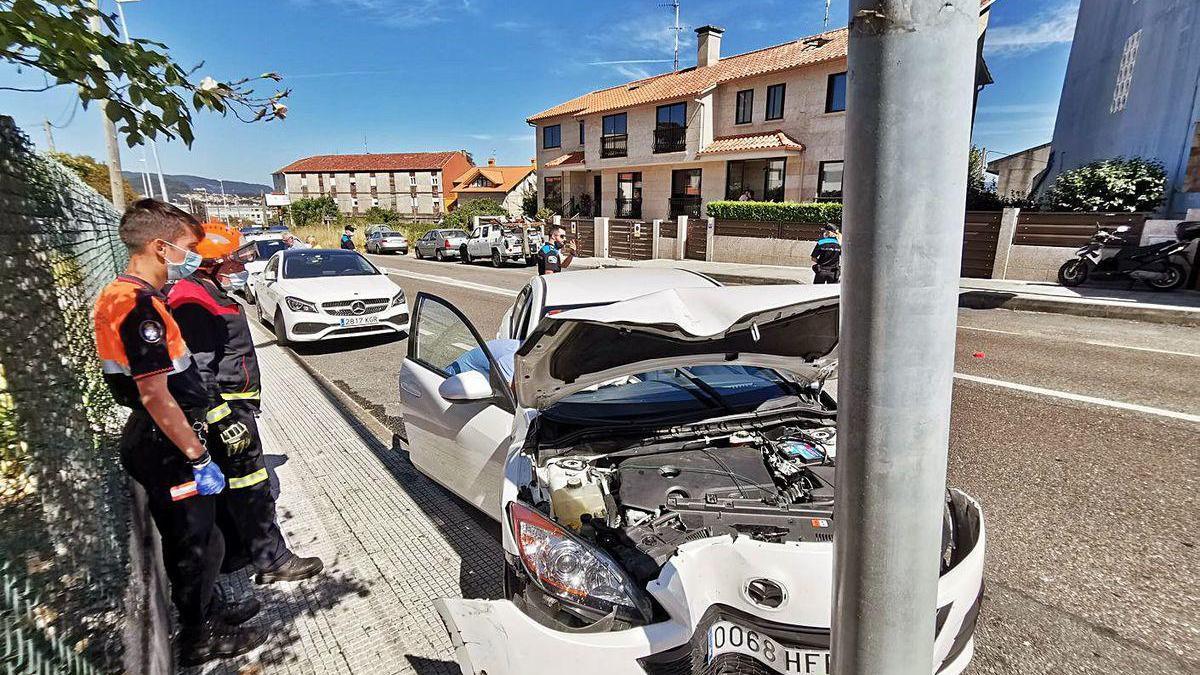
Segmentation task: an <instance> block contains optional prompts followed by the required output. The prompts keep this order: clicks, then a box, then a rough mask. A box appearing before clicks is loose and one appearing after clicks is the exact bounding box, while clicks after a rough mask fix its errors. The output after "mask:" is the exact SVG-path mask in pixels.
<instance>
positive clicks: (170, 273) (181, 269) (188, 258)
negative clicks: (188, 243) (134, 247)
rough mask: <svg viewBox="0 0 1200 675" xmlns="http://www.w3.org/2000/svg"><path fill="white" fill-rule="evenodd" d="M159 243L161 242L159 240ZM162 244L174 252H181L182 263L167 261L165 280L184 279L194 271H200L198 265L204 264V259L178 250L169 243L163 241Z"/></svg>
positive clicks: (193, 253)
mask: <svg viewBox="0 0 1200 675" xmlns="http://www.w3.org/2000/svg"><path fill="white" fill-rule="evenodd" d="M159 241H162V240H161V239H160V240H159ZM163 243H164V244H166V245H167V246H170V247H171V248H173V249H175V250H176V251H183V261H182V262H177V263H176V262H171V261H170V260H168V261H167V279H169V280H171V281H179V280H181V279H186V278H188V277H190V276H192V275H193V274H195V272H196V270H198V269H200V263H202V262H204V258H203V257H201V256H200V254H199V253H196V252H195V251H189V250H187V249H183V248H179V247H178V246H176V245H175V244H172V243H171V242H169V241H163Z"/></svg>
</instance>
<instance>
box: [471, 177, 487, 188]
mask: <svg viewBox="0 0 1200 675" xmlns="http://www.w3.org/2000/svg"><path fill="white" fill-rule="evenodd" d="M491 186H492V182H491V181H489V180H488V179H486V178H484V177H483V176H479V177H478V178H476V179H475V180H473V181H471V187H482V188H485V187H491Z"/></svg>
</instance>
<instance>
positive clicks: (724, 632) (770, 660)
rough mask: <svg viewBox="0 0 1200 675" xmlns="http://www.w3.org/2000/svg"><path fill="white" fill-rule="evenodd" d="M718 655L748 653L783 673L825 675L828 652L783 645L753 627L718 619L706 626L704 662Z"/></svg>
mask: <svg viewBox="0 0 1200 675" xmlns="http://www.w3.org/2000/svg"><path fill="white" fill-rule="evenodd" d="M721 654H744V655H746V656H752V657H754V658H756V659H758V660H759V661H761V662H762V663H764V664H766V665H767V666H768V667H770V668H772V669H773V670H775V671H776V672H780V673H785V674H786V675H829V672H830V669H829V652H828V651H826V650H823V649H797V648H795V647H785V646H783V645H781V644H779V643H778V642H776V641H775V640H774V639H772V638H771V637H769V636H767V635H765V634H763V633H761V632H759V631H756V630H754V629H753V628H746V627H744V626H739V625H738V624H736V623H732V622H730V621H718V622H716V623H714V624H713V625H712V626H711V627H709V629H708V662H709V663H712V661H713V659H715V658H716V657H718V656H720V655H721Z"/></svg>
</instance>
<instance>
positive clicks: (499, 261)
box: [492, 249, 504, 268]
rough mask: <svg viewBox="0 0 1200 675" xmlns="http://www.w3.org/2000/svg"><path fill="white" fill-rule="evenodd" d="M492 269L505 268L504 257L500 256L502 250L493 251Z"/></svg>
mask: <svg viewBox="0 0 1200 675" xmlns="http://www.w3.org/2000/svg"><path fill="white" fill-rule="evenodd" d="M492 267H497V268H498V267H504V257H503V256H501V255H500V249H493V250H492Z"/></svg>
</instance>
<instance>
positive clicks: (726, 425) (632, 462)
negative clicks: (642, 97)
mask: <svg viewBox="0 0 1200 675" xmlns="http://www.w3.org/2000/svg"><path fill="white" fill-rule="evenodd" d="M561 276H562V278H563V279H567V278H568V277H570V276H571V274H564V275H561ZM558 279H559V276H558V275H555V276H553V277H550V278H548V279H546V281H547V282H548V283H550V284H554V283H555V282H556V281H558ZM768 290H769V292H767V291H768ZM837 342H838V287H837V286H832V285H831V286H771V287H770V288H769V289H764V288H763V287H761V286H760V287H754V286H741V287H733V288H728V287H713V286H708V287H699V288H679V289H667V290H658V291H654V292H651V293H648V294H646V295H643V296H640V297H635V298H631V299H628V300H623V301H619V302H614V303H610V304H603V305H593V306H586V307H580V308H576V309H565V310H563V311H560V312H547V313H545V315H544V316H542V317H540V318H539V319H538V321H537V322H536V326H535V327H534V328H533V329H532V330H531V331H530V332H529V334H528V336H527V337H526V338H525V339H524V341H517V340H513V339H511V338H499V339H496V340H493V341H491V342H489V343H484V342H483V341H482V340H481V339H480V337H479V334H478V332H477V331H476V330H475V329H474V327H472V326H471V324H470V322H469V321H468V320H467V319H466V318H465V317H464V316H463V314H462V313H461V312H460V311H459V310H458V309H457V308H455V307H453V306H452V305H450V304H448V303H447V302H446V301H445V300H442V299H440V298H438V297H436V296H432V295H427V294H425V293H421V294H418V296H417V299H416V304H415V308H414V314H413V321H412V329H411V335H410V339H409V344H408V355H407V358H406V359H405V361H404V363H403V366H402V368H401V372H400V397H401V401H402V405H403V415H404V426H405V430H406V432H407V434H408V441H409V452H410V456H411V459H412V462H413V464H414V465H416V466H417V468H419V469H420V470H421V471H422V472H424V473H425V474H427V475H428V476H430V477H431V478H432V479H433V480H435V481H437V482H438V483H440V484H441V485H443V486H445V487H446V488H448V489H450V490H451V491H453V492H455V493H457V494H458V495H459V496H460V497H462V498H463V499H465V500H467V501H469V502H471V503H472V504H474V505H476V506H477V507H479V508H481V509H483V510H484V511H486V512H487V513H489V514H491V515H492V516H493V517H495V518H497V519H498V520H499V521H500V522H501V529H502V535H503V548H504V553H505V558H506V566H505V567H506V570H505V579H504V588H505V596H506V597H505V599H503V600H492V601H489V600H465V599H457V598H456V599H442V600H438V601H437V602H436V608H437V611H438V612H439V614H440V615H441V617H442V620H443V621H444V623H445V625H446V628H447V630H448V632H449V634H450V637H451V640H452V641H453V644H454V645H455V649H456V658H457V660H458V662H459V664H460V665H461V667H462V670H463V672H464V673H468V674H475V675H482V674H483V673H487V674H488V675H515V674H518V673H519V674H521V675H541V674H546V675H561V673H562V672H563V670H564V668H565V667H566V666H564V664H570V665H569V667H566V668H567V669H568V670H570V672H571V673H572V675H625V674H628V675H635V674H636V675H647V674H648V675H666V674H668V673H671V674H674V673H739V674H741V673H747V674H754V673H792V674H795V673H801V674H805V675H812V674H822V675H824V674H826V673H828V672H829V661H828V655H829V639H830V616H831V612H832V610H831V602H832V590H833V541H832V540H833V535H832V533H833V521H834V518H835V517H836V515H835V514H836V509H835V501H836V490H835V488H834V485H835V476H836V474H835V468H834V465H835V463H836V458H837V453H838V451H839V449H838V447H837V434H836V402H835V401H834V399H833V398H832V397H831V396H830V394H829V393H828V392H826V391H825V390H824V386H823V385H824V382H825V380H826V378H827V377H829V376H830V375H831V374H832V373H833V371H834V369H835V363H836V362H835V351H836V346H837ZM493 347H494V348H495V349H496V350H497V354H499V360H497V357H496V355H494V354H493V353H492V349H491V348H493ZM841 451H842V452H853V448H841ZM842 489H852V488H847V487H845V486H844V487H843V488H842ZM943 532H944V535H943V542H942V548H941V551H940V575H941V581H940V585H939V591H938V602H937V608H936V617H937V639H936V644H935V648H934V649H935V663H936V664H937V665H936V668H935V670H936V672H937V673H950V674H954V673H960V672H962V671H963V670H964V669H965V668H966V666H967V664H968V663H969V662H970V660H971V656H972V654H973V648H974V642H973V636H974V629H975V622H976V618H977V615H978V609H979V602H980V599H981V597H982V583H983V558H984V541H985V537H984V526H983V516H982V512H981V510H980V507H979V505H978V504H977V503H976V502H975V501H974V500H972V499H971V498H970V497H968V496H967V495H966V494H964V493H962V492H959V491H957V490H950V491H948V492H947V495H946V506H945V511H944V516H943Z"/></svg>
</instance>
